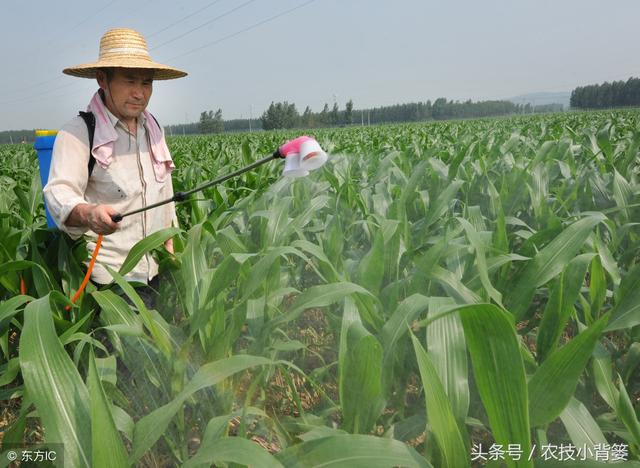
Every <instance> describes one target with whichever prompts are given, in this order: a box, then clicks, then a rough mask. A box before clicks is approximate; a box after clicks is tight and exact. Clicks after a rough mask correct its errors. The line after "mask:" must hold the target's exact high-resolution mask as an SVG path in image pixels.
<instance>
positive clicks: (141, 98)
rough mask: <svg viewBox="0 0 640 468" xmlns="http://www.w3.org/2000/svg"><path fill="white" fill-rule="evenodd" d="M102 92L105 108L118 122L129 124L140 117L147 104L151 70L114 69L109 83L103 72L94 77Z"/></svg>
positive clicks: (150, 84)
mask: <svg viewBox="0 0 640 468" xmlns="http://www.w3.org/2000/svg"><path fill="white" fill-rule="evenodd" d="M96 77H97V79H98V84H99V85H100V88H102V89H103V90H104V93H105V98H106V99H105V100H106V105H107V108H108V109H109V110H110V111H111V112H112V113H113V115H115V116H116V117H118V118H119V119H120V120H123V121H124V122H127V123H129V122H130V121H132V120H133V119H136V118H137V117H139V116H140V114H141V113H142V111H144V110H145V109H146V107H147V104H149V99H150V98H151V92H152V91H153V70H143V69H136V68H114V69H113V77H112V78H111V81H108V80H107V75H106V73H105V72H104V71H99V72H98V73H97V75H96Z"/></svg>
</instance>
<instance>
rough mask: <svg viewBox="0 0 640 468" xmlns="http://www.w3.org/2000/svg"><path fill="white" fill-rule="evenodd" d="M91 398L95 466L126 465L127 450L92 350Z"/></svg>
mask: <svg viewBox="0 0 640 468" xmlns="http://www.w3.org/2000/svg"><path fill="white" fill-rule="evenodd" d="M87 386H88V387H89V396H90V398H91V444H92V447H93V454H92V460H93V466H94V467H96V468H97V467H109V468H110V467H126V466H128V465H127V452H126V450H125V448H124V445H123V443H122V439H121V438H120V434H119V433H118V430H117V429H116V425H115V423H114V421H113V416H112V413H111V408H110V404H109V401H108V400H107V395H106V394H105V392H104V388H102V383H101V382H100V378H99V376H98V369H97V367H96V360H95V357H94V355H93V351H91V353H90V356H89V375H88V377H87Z"/></svg>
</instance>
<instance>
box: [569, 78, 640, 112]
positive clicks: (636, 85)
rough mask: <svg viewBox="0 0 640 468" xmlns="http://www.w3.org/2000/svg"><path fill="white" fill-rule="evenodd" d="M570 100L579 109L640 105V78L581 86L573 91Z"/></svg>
mask: <svg viewBox="0 0 640 468" xmlns="http://www.w3.org/2000/svg"><path fill="white" fill-rule="evenodd" d="M569 102H570V105H571V107H573V108H577V109H602V108H610V107H622V106H640V78H633V77H632V78H629V79H628V80H627V81H613V82H611V83H609V82H604V83H602V84H593V85H588V86H579V87H577V88H576V89H574V90H573V92H572V93H571V100H570V101H569Z"/></svg>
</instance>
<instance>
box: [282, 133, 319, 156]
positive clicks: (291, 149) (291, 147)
mask: <svg viewBox="0 0 640 468" xmlns="http://www.w3.org/2000/svg"><path fill="white" fill-rule="evenodd" d="M309 140H313V138H311V137H309V136H306V135H303V136H299V137H298V138H296V139H294V140H291V141H287V142H286V143H285V144H284V145H282V146H280V148H278V151H279V153H280V154H281V155H282V156H285V157H286V156H288V155H289V154H291V153H300V145H302V143H304V142H305V141H309Z"/></svg>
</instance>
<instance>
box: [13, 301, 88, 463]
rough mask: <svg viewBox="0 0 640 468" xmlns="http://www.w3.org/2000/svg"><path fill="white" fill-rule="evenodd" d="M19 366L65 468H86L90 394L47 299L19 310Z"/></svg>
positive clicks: (48, 440) (49, 439)
mask: <svg viewBox="0 0 640 468" xmlns="http://www.w3.org/2000/svg"><path fill="white" fill-rule="evenodd" d="M24 315H25V319H24V328H23V330H22V336H21V338H20V366H21V368H22V376H23V378H24V382H25V387H26V388H27V390H28V392H29V396H30V397H31V399H32V400H33V402H34V404H35V406H36V409H37V410H38V414H39V415H40V418H41V420H42V424H43V426H44V428H45V431H46V440H47V442H51V443H63V444H64V448H65V453H64V458H65V463H68V464H69V466H78V467H81V466H86V467H89V466H91V460H92V458H91V453H92V451H91V416H90V414H91V413H90V409H89V392H88V390H87V387H86V386H85V384H84V382H83V381H82V379H81V378H80V374H79V373H78V371H77V370H76V367H75V366H74V365H73V362H72V361H71V359H70V358H69V356H68V355H67V353H66V351H65V349H64V348H63V347H62V344H61V343H60V340H58V337H57V335H56V332H55V328H54V325H53V320H52V318H51V317H52V312H51V308H50V307H49V296H48V295H47V296H45V297H43V298H41V299H38V300H35V301H33V302H31V303H30V304H29V305H27V307H26V308H25V311H24Z"/></svg>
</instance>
